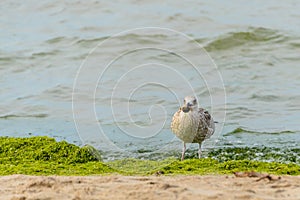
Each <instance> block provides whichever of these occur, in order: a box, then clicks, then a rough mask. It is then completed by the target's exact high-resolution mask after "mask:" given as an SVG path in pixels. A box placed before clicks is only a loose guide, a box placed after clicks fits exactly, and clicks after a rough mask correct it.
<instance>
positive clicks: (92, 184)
mask: <svg viewBox="0 0 300 200" xmlns="http://www.w3.org/2000/svg"><path fill="white" fill-rule="evenodd" d="M0 183H1V187H0V197H1V198H0V199H2V200H6V199H7V200H37V199H39V200H46V199H47V200H50V199H62V200H66V199H72V200H80V199H84V200H90V199H126V200H129V199H159V200H163V199H222V200H224V199H242V200H244V199H256V200H258V199H289V200H290V199H295V200H296V199H300V176H281V177H280V179H277V178H276V179H274V180H269V179H268V178H258V177H251V178H250V177H235V176H234V175H229V176H225V175H223V176H219V175H216V176H121V175H110V176H26V175H11V176H2V177H0Z"/></svg>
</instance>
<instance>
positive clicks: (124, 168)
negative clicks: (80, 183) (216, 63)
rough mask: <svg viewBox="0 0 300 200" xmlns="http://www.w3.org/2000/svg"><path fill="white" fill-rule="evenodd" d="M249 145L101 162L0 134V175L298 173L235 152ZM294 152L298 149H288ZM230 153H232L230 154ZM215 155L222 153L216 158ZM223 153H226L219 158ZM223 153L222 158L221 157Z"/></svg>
mask: <svg viewBox="0 0 300 200" xmlns="http://www.w3.org/2000/svg"><path fill="white" fill-rule="evenodd" d="M256 150H257V149H255V150H252V149H251V148H249V149H247V148H232V149H229V148H228V149H225V150H224V152H223V151H222V150H215V151H212V152H209V153H208V158H203V159H195V158H191V159H186V160H184V161H179V160H178V159H175V158H167V159H165V160H159V161H154V160H140V159H122V160H115V161H110V162H102V161H101V155H100V153H99V152H98V151H96V150H95V149H94V148H93V147H91V146H85V147H81V148H80V147H78V146H76V145H73V144H69V143H67V142H65V141H61V142H57V141H55V140H54V139H52V138H49V137H30V138H9V137H0V175H10V174H30V175H106V174H112V173H118V174H123V175H151V174H157V173H158V172H159V174H165V175H173V174H174V175H177V174H183V175H205V174H231V173H233V172H237V171H258V172H266V173H272V174H289V175H300V165H299V164H297V163H294V162H290V163H280V162H262V161H255V160H252V159H250V160H249V158H248V159H247V158H245V157H243V156H240V157H239V156H236V157H235V158H234V155H235V154H239V152H240V154H243V152H244V154H245V151H246V152H250V153H251V151H254V152H255V151H256ZM291 151H292V152H293V153H296V154H297V155H298V153H299V152H300V151H299V149H293V150H291ZM230 152H231V153H232V154H230ZM218 155H221V156H220V157H218ZM224 155H229V156H227V157H226V159H222V158H223V157H224ZM222 156H223V157H222Z"/></svg>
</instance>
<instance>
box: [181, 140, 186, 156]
mask: <svg viewBox="0 0 300 200" xmlns="http://www.w3.org/2000/svg"><path fill="white" fill-rule="evenodd" d="M185 149H186V145H185V142H183V148H182V154H181V160H184V154H185Z"/></svg>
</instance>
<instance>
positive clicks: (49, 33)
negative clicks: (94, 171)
mask: <svg viewBox="0 0 300 200" xmlns="http://www.w3.org/2000/svg"><path fill="white" fill-rule="evenodd" d="M0 5H1V6H0V25H1V30H2V31H1V32H0V43H1V45H0V84H1V87H0V99H1V101H0V135H1V136H20V137H21V136H30V135H48V136H52V137H55V138H57V139H59V140H62V139H64V140H67V141H69V142H72V143H75V144H79V145H83V144H85V143H88V144H92V145H94V146H95V147H97V148H98V149H99V150H101V151H103V152H105V156H104V159H107V160H109V159H118V158H122V157H139V158H149V157H167V156H172V155H177V154H178V153H179V152H180V151H181V142H180V141H179V140H178V139H176V138H174V136H173V134H172V133H171V131H170V128H169V125H170V121H171V118H172V115H173V113H174V112H175V111H176V110H177V109H178V107H179V105H180V103H181V99H183V97H184V96H185V95H189V94H191V93H195V95H196V96H197V98H198V100H199V102H200V105H201V106H203V107H205V108H207V109H209V110H210V111H211V112H212V114H213V116H214V118H215V120H217V121H218V122H219V123H218V124H217V131H216V133H215V135H214V136H213V137H212V138H211V139H210V140H208V141H206V142H205V143H204V144H203V148H204V150H205V151H208V152H210V151H218V149H222V148H224V147H226V148H231V147H236V148H237V147H249V148H251V147H253V148H258V147H267V148H270V149H273V148H278V149H277V150H276V151H280V150H282V152H286V151H288V150H290V149H297V148H299V144H300V126H299V119H300V114H299V113H300V112H299V111H300V92H299V91H300V90H299V88H300V81H299V80H300V68H299V63H300V56H299V53H300V14H299V9H300V4H299V3H298V2H297V1H292V0H288V1H284V2H277V3H276V4H274V2H273V1H264V2H261V1H251V2H242V1H231V2H230V3H228V2H227V3H225V2H223V1H213V2H205V1H185V2H181V1H166V2H165V3H161V2H159V1H145V2H143V3H141V2H137V1H114V2H106V1H84V2H73V1H67V2H64V3H61V2H60V1H43V2H38V1H28V2H26V4H25V3H18V2H12V1H2V2H1V3H0ZM143 27H160V29H159V28H152V29H149V28H148V29H147V28H144V29H142V28H143ZM135 28H141V29H135ZM161 28H163V29H161ZM124 31H125V32H124ZM126 31H127V32H126ZM195 42H198V43H199V44H200V45H201V46H203V47H204V48H205V49H206V50H207V52H208V54H209V56H208V55H207V54H206V53H205V52H204V51H203V50H201V49H200V48H199V47H198V46H195ZM141 48H144V49H142V50H141ZM124 52H127V54H124V55H123V54H122V53H124ZM121 55H122V56H121ZM178 55H185V57H180V56H178ZM184 58H187V60H185V59H184ZM210 58H211V59H212V60H211V59H210ZM188 61H193V63H196V66H197V67H196V68H194V67H192V65H190V63H189V62H188ZM110 62H111V63H110ZM108 63H110V65H107V64H108ZM107 66H108V68H106V67H107ZM216 66H217V68H216ZM105 69H107V70H105ZM195 69H198V70H199V71H200V74H199V73H197V71H196V70H195ZM73 91H74V93H73ZM225 94H226V96H225ZM72 95H73V96H72ZM72 100H73V101H72ZM74 100H75V102H74ZM74 110H75V111H74ZM189 148H191V149H192V150H193V149H195V148H197V146H196V145H195V146H194V145H190V146H189ZM262 159H263V158H262ZM296 159H299V158H298V157H296Z"/></svg>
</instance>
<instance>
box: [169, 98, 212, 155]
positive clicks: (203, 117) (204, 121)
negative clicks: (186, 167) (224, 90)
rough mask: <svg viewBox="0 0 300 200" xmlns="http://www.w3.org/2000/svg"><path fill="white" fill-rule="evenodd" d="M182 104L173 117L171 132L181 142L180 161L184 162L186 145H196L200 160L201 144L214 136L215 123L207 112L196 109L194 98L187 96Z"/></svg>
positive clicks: (196, 104)
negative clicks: (197, 145)
mask: <svg viewBox="0 0 300 200" xmlns="http://www.w3.org/2000/svg"><path fill="white" fill-rule="evenodd" d="M183 103H184V105H183V106H182V107H180V108H179V110H178V111H177V112H176V113H175V114H174V116H173V119H172V123H171V130H172V132H173V133H174V134H175V135H176V136H177V137H178V138H179V139H180V140H182V141H183V149H182V155H181V160H184V154H185V150H186V143H198V144H199V150H198V156H199V158H201V153H202V152H201V144H202V142H203V141H204V140H205V139H207V138H209V137H210V136H212V135H213V134H214V132H215V122H214V120H213V118H212V117H211V115H210V114H209V112H208V111H206V110H205V109H203V108H199V107H198V103H197V99H196V98H195V97H193V96H187V97H185V98H184V101H183Z"/></svg>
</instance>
